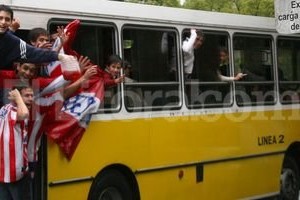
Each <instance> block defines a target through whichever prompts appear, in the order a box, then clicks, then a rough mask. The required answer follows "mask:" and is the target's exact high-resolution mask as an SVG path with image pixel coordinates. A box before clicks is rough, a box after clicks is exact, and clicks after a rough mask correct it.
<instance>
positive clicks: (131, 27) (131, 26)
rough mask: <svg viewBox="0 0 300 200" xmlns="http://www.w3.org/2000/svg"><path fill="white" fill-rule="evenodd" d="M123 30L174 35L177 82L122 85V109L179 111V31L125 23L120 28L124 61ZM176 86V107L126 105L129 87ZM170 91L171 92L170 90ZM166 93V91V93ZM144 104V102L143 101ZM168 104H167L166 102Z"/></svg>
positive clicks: (173, 28)
mask: <svg viewBox="0 0 300 200" xmlns="http://www.w3.org/2000/svg"><path fill="white" fill-rule="evenodd" d="M124 30H125V31H126V30H129V31H132V30H134V31H135V30H136V31H144V30H149V31H157V32H161V33H164V32H172V33H174V36H175V37H176V38H175V43H174V45H175V52H176V70H177V72H176V76H177V81H160V82H158V81H141V82H140V81H136V82H132V83H126V82H124V83H123V86H124V87H123V100H124V101H123V102H124V107H125V109H126V110H127V111H128V112H147V111H162V110H163V111H165V110H179V109H181V107H182V105H183V97H182V86H181V85H182V84H181V65H180V61H179V56H180V54H179V53H180V51H179V47H180V45H179V38H180V37H179V31H178V30H177V29H176V28H175V27H167V26H157V25H155V26H154V25H140V24H131V23H125V24H123V25H122V28H121V49H122V51H123V52H122V55H123V59H124V60H126V58H125V55H124V54H125V53H124V49H125V48H124V46H125V45H124V41H125V39H124ZM162 85H164V86H168V85H169V86H176V87H177V90H176V91H177V94H178V95H177V96H176V98H178V103H177V104H176V105H158V106H155V105H154V106H153V105H146V104H145V105H143V103H141V104H142V105H141V106H136V107H134V106H133V107H132V108H131V107H129V106H127V105H126V99H125V96H126V88H127V87H128V88H130V87H133V88H134V87H137V88H140V89H141V88H142V87H147V86H162ZM170 91H172V90H170ZM166 92H168V91H166ZM141 100H142V101H143V97H141ZM144 102H145V100H144ZM168 103H169V102H168Z"/></svg>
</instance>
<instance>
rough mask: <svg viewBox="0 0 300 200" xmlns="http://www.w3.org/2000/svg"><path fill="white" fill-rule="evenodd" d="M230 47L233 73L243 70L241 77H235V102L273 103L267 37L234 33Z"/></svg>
mask: <svg viewBox="0 0 300 200" xmlns="http://www.w3.org/2000/svg"><path fill="white" fill-rule="evenodd" d="M233 48H234V71H235V73H238V72H242V73H244V74H247V75H246V76H245V77H244V78H243V79H242V80H241V81H236V84H235V89H236V100H237V104H238V105H239V106H246V105H266V104H274V103H275V97H274V95H275V93H274V90H275V84H274V70H273V63H272V39H271V37H270V36H258V35H244V34H236V35H235V36H234V38H233Z"/></svg>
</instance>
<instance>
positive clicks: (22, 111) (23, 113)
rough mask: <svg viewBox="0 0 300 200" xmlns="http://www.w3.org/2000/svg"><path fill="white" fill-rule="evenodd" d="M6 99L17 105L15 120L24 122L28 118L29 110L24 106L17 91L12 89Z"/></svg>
mask: <svg viewBox="0 0 300 200" xmlns="http://www.w3.org/2000/svg"><path fill="white" fill-rule="evenodd" d="M8 99H9V100H11V101H13V102H15V103H16V104H17V120H24V119H26V118H28V116H29V110H28V108H27V106H26V105H25V103H24V101H23V99H22V97H21V94H20V92H19V90H17V89H14V90H12V91H10V92H9V93H8Z"/></svg>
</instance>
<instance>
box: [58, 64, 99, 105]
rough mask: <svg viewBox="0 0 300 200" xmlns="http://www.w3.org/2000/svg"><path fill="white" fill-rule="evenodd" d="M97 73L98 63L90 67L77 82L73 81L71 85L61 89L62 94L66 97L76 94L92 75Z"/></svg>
mask: <svg viewBox="0 0 300 200" xmlns="http://www.w3.org/2000/svg"><path fill="white" fill-rule="evenodd" d="M96 74H97V65H94V66H91V67H89V68H88V69H87V70H86V71H85V73H84V74H83V75H82V76H81V77H80V78H79V79H77V80H76V81H75V82H73V83H71V84H70V85H69V86H67V87H66V88H64V89H63V90H62V91H61V95H62V97H63V98H64V99H67V98H69V97H71V96H72V95H74V94H75V92H76V91H77V90H78V89H79V88H80V87H81V86H82V85H83V84H85V83H86V82H87V81H88V80H89V79H90V78H91V77H92V76H94V75H96Z"/></svg>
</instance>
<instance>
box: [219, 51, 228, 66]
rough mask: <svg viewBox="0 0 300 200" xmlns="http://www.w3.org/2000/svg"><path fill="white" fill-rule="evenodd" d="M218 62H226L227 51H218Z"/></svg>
mask: <svg viewBox="0 0 300 200" xmlns="http://www.w3.org/2000/svg"><path fill="white" fill-rule="evenodd" d="M220 62H221V63H222V64H225V63H227V62H228V55H227V53H226V52H224V51H221V52H220Z"/></svg>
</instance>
